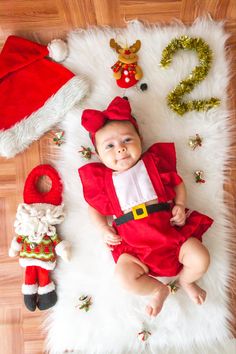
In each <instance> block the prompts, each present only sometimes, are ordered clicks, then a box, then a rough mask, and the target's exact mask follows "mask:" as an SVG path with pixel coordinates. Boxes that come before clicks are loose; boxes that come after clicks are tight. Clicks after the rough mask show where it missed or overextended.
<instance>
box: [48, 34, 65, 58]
mask: <svg viewBox="0 0 236 354" xmlns="http://www.w3.org/2000/svg"><path fill="white" fill-rule="evenodd" d="M47 48H48V51H49V57H50V58H52V59H53V60H55V61H56V62H58V63H60V62H62V61H64V60H65V59H66V58H67V56H68V54H69V51H68V46H67V44H66V43H65V42H64V41H63V40H61V39H53V40H52V41H51V42H50V43H49V44H48V47H47Z"/></svg>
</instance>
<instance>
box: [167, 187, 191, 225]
mask: <svg viewBox="0 0 236 354" xmlns="http://www.w3.org/2000/svg"><path fill="white" fill-rule="evenodd" d="M175 193H176V196H175V206H174V208H173V209H172V215H173V218H171V219H170V222H171V224H172V225H177V226H183V225H184V224H185V220H186V215H185V204H186V196H187V193H186V188H185V185H184V183H183V182H182V183H180V184H178V185H177V186H176V187H175Z"/></svg>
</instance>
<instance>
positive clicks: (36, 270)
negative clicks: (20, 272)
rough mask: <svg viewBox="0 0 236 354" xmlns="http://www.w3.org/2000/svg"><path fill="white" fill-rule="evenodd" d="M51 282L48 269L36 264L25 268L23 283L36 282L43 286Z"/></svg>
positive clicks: (31, 283)
mask: <svg viewBox="0 0 236 354" xmlns="http://www.w3.org/2000/svg"><path fill="white" fill-rule="evenodd" d="M50 283H51V279H50V271H49V270H47V269H43V268H41V267H38V266H28V267H26V269H25V284H26V285H34V284H38V285H39V286H41V287H43V286H46V285H48V284H50Z"/></svg>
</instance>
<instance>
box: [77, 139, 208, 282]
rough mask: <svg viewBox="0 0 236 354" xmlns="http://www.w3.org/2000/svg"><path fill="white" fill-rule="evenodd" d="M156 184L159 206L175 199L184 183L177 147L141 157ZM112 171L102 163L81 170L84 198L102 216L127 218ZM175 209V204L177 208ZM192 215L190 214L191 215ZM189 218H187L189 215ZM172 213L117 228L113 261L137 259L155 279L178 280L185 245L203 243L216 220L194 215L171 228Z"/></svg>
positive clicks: (169, 145) (170, 145)
mask: <svg viewBox="0 0 236 354" xmlns="http://www.w3.org/2000/svg"><path fill="white" fill-rule="evenodd" d="M141 159H142V160H143V162H144V165H145V167H146V169H147V172H148V175H149V177H150V179H151V182H152V184H153V187H154V190H155V192H156V195H157V196H158V202H159V203H166V202H168V201H170V200H173V199H174V198H175V190H174V187H175V186H177V185H178V184H180V183H181V182H182V179H181V177H180V176H178V174H177V172H176V155H175V147H174V144H173V143H156V144H154V145H152V146H151V147H150V148H149V149H148V150H147V151H146V152H145V153H144V154H143V155H142V157H141ZM112 172H113V171H112V170H111V169H109V168H107V167H106V166H104V165H103V164H101V163H90V164H87V165H85V166H83V167H81V168H80V169H79V175H80V178H81V181H82V185H83V192H84V198H85V200H86V201H87V203H88V204H90V205H91V206H92V207H93V208H95V209H96V210H97V211H98V212H99V213H101V214H102V215H106V216H108V215H115V216H116V217H120V216H122V215H123V212H122V210H121V207H120V204H119V201H118V198H117V195H116V191H115V188H114V184H113V180H112ZM173 205H174V204H173ZM188 214H189V213H188ZM188 214H187V215H188ZM171 218H172V213H171V210H168V211H157V212H154V213H152V214H149V215H148V216H147V217H145V218H142V219H138V220H130V221H128V222H126V223H124V224H122V225H119V226H117V225H116V224H115V223H114V222H113V227H114V228H115V229H116V231H117V233H118V234H119V235H120V236H121V237H122V242H121V244H120V245H117V246H115V247H114V250H113V251H112V254H113V258H114V260H115V262H117V260H118V258H119V256H120V255H121V254H122V253H129V254H131V255H133V256H135V257H137V258H138V259H139V260H140V261H141V262H143V263H144V264H146V265H147V266H148V268H149V271H150V274H151V275H153V276H175V275H177V274H178V273H179V272H180V270H181V268H182V264H181V263H180V262H179V261H178V255H179V250H180V247H181V245H182V244H183V243H184V242H185V241H186V240H187V239H188V238H189V237H196V238H198V239H199V240H201V239H202V235H203V233H204V232H205V231H206V230H207V229H208V228H209V227H210V226H211V224H212V222H213V220H212V219H211V218H209V217H208V216H206V215H204V214H201V213H199V212H197V211H192V212H191V213H190V214H189V215H188V217H187V219H186V223H185V225H184V226H181V227H179V226H171V224H170V219H171Z"/></svg>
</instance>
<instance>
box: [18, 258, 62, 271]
mask: <svg viewBox="0 0 236 354" xmlns="http://www.w3.org/2000/svg"><path fill="white" fill-rule="evenodd" d="M19 263H20V265H21V267H23V268H26V267H28V266H38V267H41V268H43V269H47V270H53V269H54V268H55V266H56V262H48V261H41V260H40V259H34V258H19Z"/></svg>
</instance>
